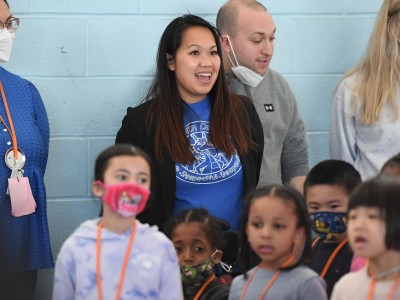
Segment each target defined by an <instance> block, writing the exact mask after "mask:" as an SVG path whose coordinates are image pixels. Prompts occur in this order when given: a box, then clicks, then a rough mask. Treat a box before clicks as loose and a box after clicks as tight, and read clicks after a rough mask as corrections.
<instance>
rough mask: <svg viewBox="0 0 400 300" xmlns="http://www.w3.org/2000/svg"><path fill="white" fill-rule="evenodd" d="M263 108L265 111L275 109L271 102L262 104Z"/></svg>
mask: <svg viewBox="0 0 400 300" xmlns="http://www.w3.org/2000/svg"><path fill="white" fill-rule="evenodd" d="M264 108H265V111H266V112H271V111H275V109H274V106H273V105H272V104H264Z"/></svg>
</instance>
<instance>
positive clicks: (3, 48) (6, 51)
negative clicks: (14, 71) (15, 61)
mask: <svg viewBox="0 0 400 300" xmlns="http://www.w3.org/2000/svg"><path fill="white" fill-rule="evenodd" d="M14 37H15V35H14V32H13V33H10V32H9V31H8V30H7V29H6V28H3V30H0V61H3V62H8V61H9V60H10V55H11V50H12V45H13V39H14Z"/></svg>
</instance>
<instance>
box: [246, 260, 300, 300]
mask: <svg viewBox="0 0 400 300" xmlns="http://www.w3.org/2000/svg"><path fill="white" fill-rule="evenodd" d="M293 261H294V257H293V256H290V257H289V258H288V259H287V260H286V261H285V262H284V263H283V265H282V268H285V267H287V266H289V265H290V264H291V263H293ZM260 265H261V264H259V265H258V266H257V267H256V268H255V270H254V272H253V273H252V274H251V275H250V277H249V279H247V282H246V284H245V285H244V287H243V291H242V295H241V296H240V300H244V297H245V295H246V291H247V287H248V286H249V284H250V282H251V281H252V280H253V277H254V275H256V273H257V271H258V270H259V269H260ZM280 274H281V270H279V271H277V272H276V273H275V274H274V275H273V276H272V278H271V279H270V280H269V281H268V283H267V285H266V286H265V288H264V290H263V292H262V293H261V296H260V300H263V299H264V297H265V295H266V294H267V292H268V290H269V289H270V287H271V286H272V284H273V283H274V282H275V280H276V279H277V278H278V276H279V275H280Z"/></svg>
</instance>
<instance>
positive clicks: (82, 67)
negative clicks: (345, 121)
mask: <svg viewBox="0 0 400 300" xmlns="http://www.w3.org/2000/svg"><path fill="white" fill-rule="evenodd" d="M9 2H10V5H11V11H12V13H13V14H14V15H15V16H17V17H19V18H20V19H21V25H20V28H19V29H18V31H17V33H16V39H15V43H14V49H13V53H12V56H11V61H10V62H9V63H7V64H2V65H1V66H3V67H5V68H7V69H8V70H10V71H11V72H14V73H16V74H19V75H21V76H22V77H25V78H27V79H28V80H30V81H32V82H33V83H34V84H35V85H36V86H37V88H38V89H39V91H40V93H41V95H42V98H43V101H44V103H45V105H46V108H47V113H48V115H49V119H50V126H51V142H50V156H49V161H48V168H47V171H46V178H45V180H46V186H47V193H48V200H47V203H48V219H49V226H50V234H51V241H52V248H53V254H54V257H56V255H57V253H58V251H59V249H60V246H61V245H62V243H63V241H64V240H65V238H66V237H67V236H68V235H69V234H70V233H71V232H72V231H73V230H74V229H75V228H76V227H77V226H78V225H79V224H80V223H81V222H82V221H84V220H86V219H89V218H93V217H96V216H97V215H98V211H99V203H98V201H96V200H93V198H92V196H91V193H90V183H91V180H92V173H93V163H94V159H95V157H96V155H97V154H98V153H99V152H100V151H101V150H103V149H104V148H105V147H107V146H109V145H112V144H113V142H114V137H115V134H116V132H117V130H118V129H119V127H120V125H121V120H122V118H123V116H124V115H125V112H126V108H127V107H128V106H135V105H136V104H137V103H138V102H139V101H140V100H141V99H142V97H143V95H144V93H145V91H146V87H147V86H148V84H149V81H150V79H151V75H152V73H153V70H154V62H155V55H156V51H157V45H158V41H159V38H160V36H161V33H162V32H163V30H164V28H165V27H166V25H167V24H168V23H169V22H170V21H171V20H172V19H173V18H174V17H176V16H179V15H182V14H185V13H188V12H190V13H193V14H197V15H200V16H202V17H204V18H206V19H207V20H209V21H211V22H213V23H215V16H216V13H217V11H218V9H219V7H220V6H221V5H222V4H223V3H224V2H225V0H203V1H194V0H191V1H188V0H171V1H167V0H116V1H110V0H107V1H106V0H10V1H9ZM261 2H262V3H263V4H264V5H265V6H266V7H267V8H268V9H269V10H270V12H271V13H272V14H273V16H274V20H275V23H276V26H277V33H276V45H275V56H274V58H273V62H272V65H271V67H272V68H274V69H276V70H278V71H280V72H281V73H282V74H283V75H284V76H285V77H286V78H287V80H288V81H289V83H290V84H291V86H292V88H293V91H294V93H295V95H296V98H297V102H298V105H299V108H300V112H301V114H302V117H303V119H304V121H305V125H306V128H307V140H308V143H309V155H310V166H313V165H315V164H316V163H317V162H319V161H321V160H323V159H327V158H329V151H328V133H329V126H330V125H329V118H330V109H331V107H330V106H331V100H332V94H333V91H334V88H335V86H336V84H337V83H338V80H339V78H340V77H341V75H342V74H343V73H344V72H345V71H346V70H348V69H349V68H351V67H352V66H353V65H354V64H355V63H356V62H357V61H358V60H359V58H360V57H361V56H362V54H363V52H364V49H365V46H366V44H367V41H368V38H369V35H370V32H371V28H372V26H373V24H374V21H375V17H376V13H377V11H378V9H379V7H380V5H381V3H382V2H383V1H381V0H336V1H332V0H269V1H266V0H261ZM52 274H53V273H52V270H47V271H43V272H40V276H39V282H38V291H37V297H36V298H37V299H40V300H43V299H44V300H46V299H49V298H50V295H51V288H52V276H53V275H52Z"/></svg>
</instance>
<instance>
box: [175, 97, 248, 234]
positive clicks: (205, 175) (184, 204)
mask: <svg viewBox="0 0 400 300" xmlns="http://www.w3.org/2000/svg"><path fill="white" fill-rule="evenodd" d="M184 107H185V111H184V117H183V122H184V126H185V133H186V137H187V139H188V140H189V142H190V145H191V150H192V152H193V155H194V156H195V158H196V161H195V162H194V163H193V164H190V165H183V164H180V163H176V164H175V170H176V193H175V207H174V215H176V214H177V213H178V212H179V211H180V210H182V209H190V208H195V207H202V208H205V209H207V210H208V211H209V213H210V214H211V215H213V216H216V217H219V218H221V219H224V220H225V221H228V222H229V224H230V225H231V230H236V229H238V227H239V218H240V214H241V211H242V207H243V203H242V197H243V170H242V164H241V162H240V158H239V155H238V154H237V152H236V151H235V152H234V154H233V155H232V157H229V156H228V155H226V154H225V152H223V151H221V150H218V149H216V148H215V146H214V145H213V144H212V143H211V142H210V140H209V137H210V130H209V129H210V109H211V103H210V98H209V97H206V98H204V99H203V100H201V101H199V102H196V103H193V104H184Z"/></svg>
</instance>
